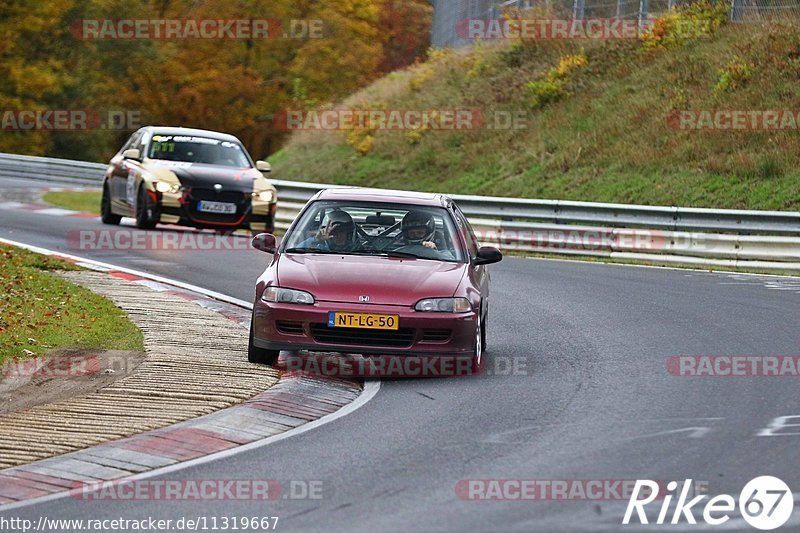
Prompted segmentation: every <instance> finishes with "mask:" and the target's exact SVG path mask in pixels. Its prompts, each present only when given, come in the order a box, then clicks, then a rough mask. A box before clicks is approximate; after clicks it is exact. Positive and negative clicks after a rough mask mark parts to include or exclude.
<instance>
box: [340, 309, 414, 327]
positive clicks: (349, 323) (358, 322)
mask: <svg viewBox="0 0 800 533" xmlns="http://www.w3.org/2000/svg"><path fill="white" fill-rule="evenodd" d="M328 327H331V328H358V329H399V328H400V317H399V316H398V315H375V314H372V313H337V312H336V311H330V312H329V313H328Z"/></svg>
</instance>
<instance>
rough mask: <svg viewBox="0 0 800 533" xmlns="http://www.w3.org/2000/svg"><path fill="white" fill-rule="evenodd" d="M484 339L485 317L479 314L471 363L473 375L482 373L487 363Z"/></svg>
mask: <svg viewBox="0 0 800 533" xmlns="http://www.w3.org/2000/svg"><path fill="white" fill-rule="evenodd" d="M483 339H484V334H483V317H481V315H478V321H477V323H476V324H475V348H474V349H473V353H472V364H471V365H470V373H471V374H472V375H477V374H480V373H482V372H483V367H484V364H485V363H486V361H485V358H484V349H483Z"/></svg>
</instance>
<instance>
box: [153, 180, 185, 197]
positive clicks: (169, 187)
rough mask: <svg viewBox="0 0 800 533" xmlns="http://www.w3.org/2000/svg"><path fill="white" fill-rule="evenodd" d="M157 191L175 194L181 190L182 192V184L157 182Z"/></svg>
mask: <svg viewBox="0 0 800 533" xmlns="http://www.w3.org/2000/svg"><path fill="white" fill-rule="evenodd" d="M156 190H157V191H158V192H168V193H172V194H175V193H177V192H178V191H179V190H181V185H180V183H167V182H166V181H157V182H156Z"/></svg>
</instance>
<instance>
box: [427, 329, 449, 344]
mask: <svg viewBox="0 0 800 533" xmlns="http://www.w3.org/2000/svg"><path fill="white" fill-rule="evenodd" d="M451 333H452V331H451V330H449V329H425V330H422V342H445V341H447V340H449V339H450V335H451Z"/></svg>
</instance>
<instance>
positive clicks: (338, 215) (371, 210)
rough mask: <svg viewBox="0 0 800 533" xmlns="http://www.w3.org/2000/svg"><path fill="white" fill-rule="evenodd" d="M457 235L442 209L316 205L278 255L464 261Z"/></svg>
mask: <svg viewBox="0 0 800 533" xmlns="http://www.w3.org/2000/svg"><path fill="white" fill-rule="evenodd" d="M456 231H457V230H456V227H455V224H454V223H453V220H452V218H451V216H450V214H449V213H448V212H447V210H446V209H443V208H441V207H427V206H415V205H406V204H388V203H363V202H343V201H321V202H315V203H314V204H312V205H311V206H310V207H309V208H308V209H306V210H305V211H304V212H303V214H302V216H301V218H300V219H299V220H298V221H297V224H296V225H295V226H294V228H293V229H292V230H291V231H290V232H289V233H288V234H287V235H286V237H285V238H284V241H283V247H282V250H281V251H282V252H284V253H297V254H309V253H321V254H326V253H328V254H332V253H335V254H345V255H374V256H386V257H398V258H411V259H430V260H436V261H451V262H463V261H464V253H463V250H462V247H461V241H460V239H459V237H458V234H457V232H456Z"/></svg>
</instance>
